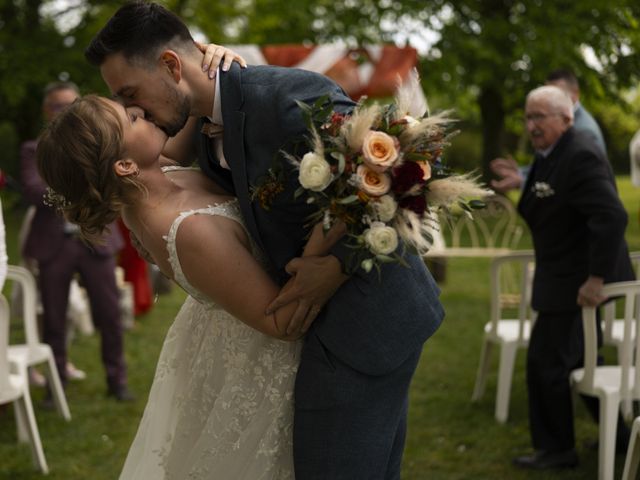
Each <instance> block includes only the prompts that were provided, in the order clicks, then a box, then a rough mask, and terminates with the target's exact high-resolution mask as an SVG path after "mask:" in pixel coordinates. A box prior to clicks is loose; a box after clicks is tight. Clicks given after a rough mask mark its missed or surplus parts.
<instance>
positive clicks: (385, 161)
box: [362, 130, 400, 172]
mask: <svg viewBox="0 0 640 480" xmlns="http://www.w3.org/2000/svg"><path fill="white" fill-rule="evenodd" d="M399 147H400V142H398V139H397V138H396V137H392V136H390V135H387V134H386V133H384V132H378V131H376V130H371V131H370V132H369V133H367V134H366V135H365V137H364V143H363V145H362V156H363V157H364V161H365V163H366V164H367V165H368V166H369V168H371V169H372V170H375V171H376V172H384V171H385V170H386V169H388V168H389V167H391V166H392V165H393V164H394V163H395V161H396V160H397V159H398V148H399Z"/></svg>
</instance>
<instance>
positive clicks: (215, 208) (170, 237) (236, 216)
mask: <svg viewBox="0 0 640 480" xmlns="http://www.w3.org/2000/svg"><path fill="white" fill-rule="evenodd" d="M165 168H172V167H165ZM181 168H182V167H181ZM191 215H219V216H221V217H226V218H229V219H231V220H235V221H236V222H238V223H239V224H240V225H242V227H243V228H244V223H243V222H242V213H241V212H240V206H239V204H238V201H237V200H235V199H234V200H229V201H228V202H224V203H220V204H218V205H209V206H207V207H206V208H199V209H196V210H188V211H186V212H181V213H180V215H178V217H177V218H176V219H175V220H174V221H173V223H172V224H171V228H169V233H168V234H167V235H166V236H165V237H164V239H165V241H166V242H167V251H168V252H169V263H170V264H171V268H172V269H173V276H174V278H175V281H176V282H177V283H178V284H179V285H180V286H181V287H182V288H184V289H185V291H186V292H187V293H188V294H189V295H191V296H192V297H193V298H195V299H196V300H198V301H199V302H201V303H209V304H211V305H215V304H213V302H211V300H210V299H208V298H207V297H206V296H205V295H203V294H202V293H200V292H199V291H198V290H196V289H195V288H194V287H193V286H191V284H190V283H189V282H188V280H187V278H186V277H185V276H184V273H183V271H182V267H181V266H180V259H179V258H178V252H177V249H176V236H177V235H178V228H180V224H181V223H182V222H183V221H184V219H185V218H188V217H190V216H191ZM245 231H246V229H245ZM247 235H249V233H248V232H247ZM249 238H251V237H249ZM250 241H251V244H252V247H253V254H254V255H256V258H260V257H261V255H260V254H259V253H258V252H257V251H256V246H255V244H254V243H253V241H252V240H250Z"/></svg>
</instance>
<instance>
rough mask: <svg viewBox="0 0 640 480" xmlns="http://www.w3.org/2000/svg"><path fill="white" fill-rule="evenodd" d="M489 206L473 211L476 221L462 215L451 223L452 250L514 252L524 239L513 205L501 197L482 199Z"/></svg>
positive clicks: (450, 245)
mask: <svg viewBox="0 0 640 480" xmlns="http://www.w3.org/2000/svg"><path fill="white" fill-rule="evenodd" d="M483 201H484V202H485V203H486V207H485V208H483V209H480V210H475V211H474V212H473V219H471V218H469V216H468V215H460V217H458V218H457V219H455V220H453V221H452V223H451V238H450V244H449V245H448V246H449V247H451V248H474V249H478V248H486V249H492V248H503V249H512V250H513V249H515V248H517V247H518V243H519V241H520V238H521V236H522V227H521V226H520V225H518V223H517V221H518V215H517V212H516V209H515V207H514V206H513V203H511V200H509V199H508V198H506V197H504V196H502V195H493V196H491V197H488V198H485V199H484V200H483Z"/></svg>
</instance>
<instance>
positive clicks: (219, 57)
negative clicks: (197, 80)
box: [194, 42, 247, 78]
mask: <svg viewBox="0 0 640 480" xmlns="http://www.w3.org/2000/svg"><path fill="white" fill-rule="evenodd" d="M194 43H195V44H196V47H198V49H199V50H200V51H201V52H202V53H204V58H203V59H202V71H203V72H208V75H209V78H215V76H216V69H217V68H218V67H219V66H221V65H220V64H222V66H221V68H222V70H223V71H225V72H226V71H227V70H229V67H231V64H232V63H233V62H234V61H235V62H238V63H239V64H240V66H241V67H242V68H246V66H247V62H246V61H245V59H244V58H242V56H240V55H238V54H237V53H236V52H234V51H233V50H231V49H230V48H227V47H223V46H222V45H216V44H215V43H209V44H208V45H203V44H201V43H200V42H194ZM223 59H224V61H223Z"/></svg>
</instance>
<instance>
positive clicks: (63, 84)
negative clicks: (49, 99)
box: [42, 82, 80, 97]
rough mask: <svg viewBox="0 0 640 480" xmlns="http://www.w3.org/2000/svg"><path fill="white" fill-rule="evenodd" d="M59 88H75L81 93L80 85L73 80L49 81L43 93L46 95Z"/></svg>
mask: <svg viewBox="0 0 640 480" xmlns="http://www.w3.org/2000/svg"><path fill="white" fill-rule="evenodd" d="M58 90H73V91H74V92H76V93H77V94H78V95H80V89H79V88H78V85H76V84H75V83H73V82H51V83H48V84H47V86H46V87H44V90H43V91H42V93H43V94H44V96H45V97H46V96H47V95H49V94H50V93H51V92H57V91H58Z"/></svg>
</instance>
